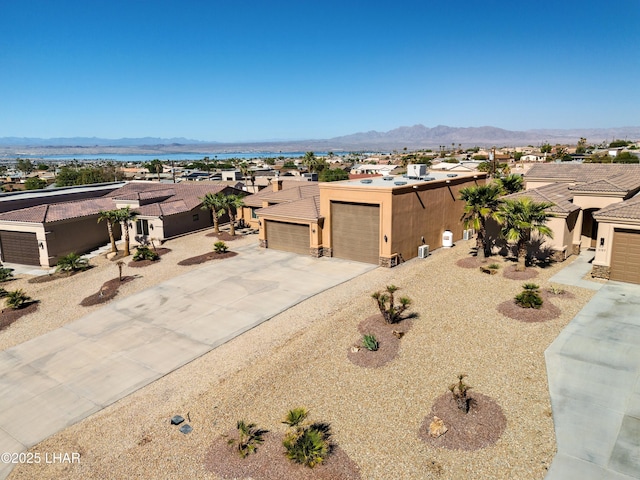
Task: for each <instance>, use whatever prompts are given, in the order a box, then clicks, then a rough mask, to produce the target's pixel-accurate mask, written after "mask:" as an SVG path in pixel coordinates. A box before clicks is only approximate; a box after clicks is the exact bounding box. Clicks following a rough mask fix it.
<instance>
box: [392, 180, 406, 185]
mask: <svg viewBox="0 0 640 480" xmlns="http://www.w3.org/2000/svg"><path fill="white" fill-rule="evenodd" d="M393 183H394V185H406V184H407V182H400V181H399V182H393Z"/></svg>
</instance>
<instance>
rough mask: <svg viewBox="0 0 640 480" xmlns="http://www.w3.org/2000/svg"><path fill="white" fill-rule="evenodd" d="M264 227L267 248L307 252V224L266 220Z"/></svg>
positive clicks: (306, 253)
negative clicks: (265, 229)
mask: <svg viewBox="0 0 640 480" xmlns="http://www.w3.org/2000/svg"><path fill="white" fill-rule="evenodd" d="M266 227H267V246H268V247H269V248H275V249H276V250H284V251H286V252H294V253H303V254H305V255H308V254H309V225H299V224H296V223H286V222H274V221H272V220H267V223H266Z"/></svg>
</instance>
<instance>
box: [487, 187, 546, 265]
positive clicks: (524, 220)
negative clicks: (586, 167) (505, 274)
mask: <svg viewBox="0 0 640 480" xmlns="http://www.w3.org/2000/svg"><path fill="white" fill-rule="evenodd" d="M552 206H553V203H550V202H534V201H533V200H531V199H530V198H529V197H522V198H518V199H515V200H511V199H505V200H504V201H503V202H502V203H501V204H500V208H499V209H498V211H497V212H496V218H497V220H498V222H499V223H500V224H501V225H502V229H501V231H500V234H501V235H502V237H503V238H505V239H506V240H507V241H508V242H510V243H515V244H516V245H517V255H518V265H517V266H516V270H517V271H520V272H522V271H524V270H525V269H526V257H527V244H528V243H529V242H530V241H531V233H532V232H536V233H537V234H538V235H543V236H547V237H551V238H553V232H552V231H551V229H550V228H549V227H548V226H547V225H546V223H547V221H548V220H549V218H551V217H553V214H552V213H549V212H548V211H547V209H548V208H550V207H552Z"/></svg>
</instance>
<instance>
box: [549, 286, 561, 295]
mask: <svg viewBox="0 0 640 480" xmlns="http://www.w3.org/2000/svg"><path fill="white" fill-rule="evenodd" d="M549 293H551V294H553V295H564V294H565V291H564V289H562V288H560V287H554V286H553V285H551V286H550V287H549Z"/></svg>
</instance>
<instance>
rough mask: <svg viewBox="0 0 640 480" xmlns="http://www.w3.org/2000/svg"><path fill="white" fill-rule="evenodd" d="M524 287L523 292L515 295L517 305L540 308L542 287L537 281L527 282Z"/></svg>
mask: <svg viewBox="0 0 640 480" xmlns="http://www.w3.org/2000/svg"><path fill="white" fill-rule="evenodd" d="M522 288H523V290H522V292H521V293H519V294H518V295H516V296H515V301H516V305H518V306H520V307H522V308H540V307H541V306H542V297H541V296H540V290H539V289H540V287H539V286H538V285H536V284H535V283H525V284H524V285H523V286H522Z"/></svg>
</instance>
